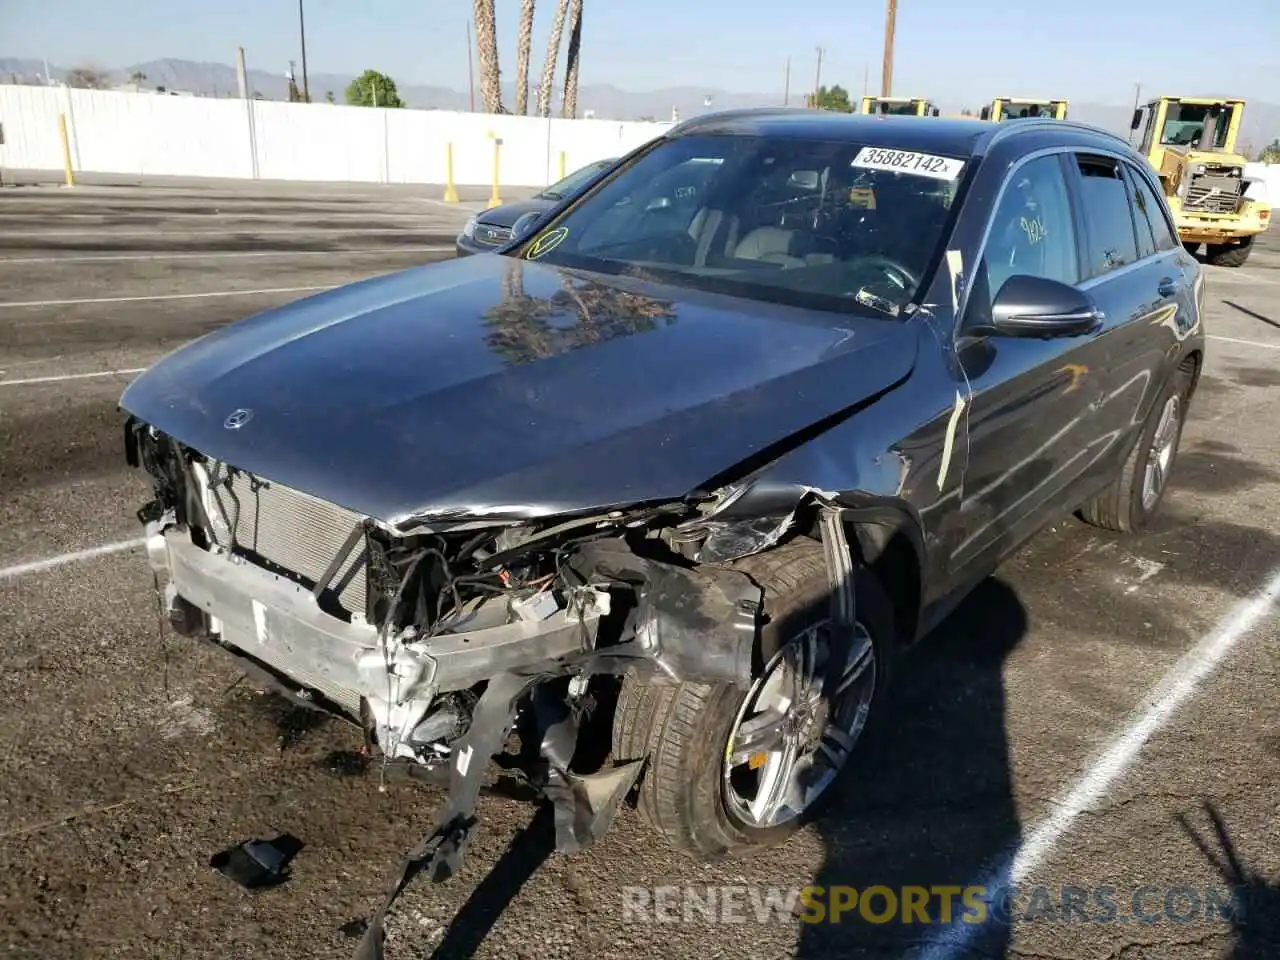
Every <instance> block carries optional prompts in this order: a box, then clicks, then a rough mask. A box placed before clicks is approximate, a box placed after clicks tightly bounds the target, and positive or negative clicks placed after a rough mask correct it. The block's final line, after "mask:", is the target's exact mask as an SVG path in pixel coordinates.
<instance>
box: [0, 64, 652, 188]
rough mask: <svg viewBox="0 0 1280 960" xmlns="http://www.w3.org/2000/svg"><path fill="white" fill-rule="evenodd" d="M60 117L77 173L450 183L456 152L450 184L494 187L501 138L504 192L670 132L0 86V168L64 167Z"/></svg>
mask: <svg viewBox="0 0 1280 960" xmlns="http://www.w3.org/2000/svg"><path fill="white" fill-rule="evenodd" d="M59 114H65V115H66V118H67V128H68V134H69V138H70V141H71V153H72V166H73V168H74V169H75V170H76V171H78V172H89V173H116V174H128V175H142V174H162V175H163V174H168V175H175V176H197V177H236V178H254V177H258V178H263V179H286V180H346V181H357V182H370V183H443V182H444V180H445V155H446V145H447V144H450V143H452V144H453V174H454V182H455V183H457V184H458V185H487V184H490V183H492V181H493V165H494V138H495V137H496V138H500V139H501V141H502V143H501V146H500V156H499V162H498V170H499V180H500V183H501V185H502V186H504V187H508V186H509V187H540V186H545V185H546V184H547V183H549V182H551V181H553V180H556V179H557V178H558V177H559V171H560V153H561V152H562V151H563V152H564V154H565V169H566V171H572V170H575V169H577V168H578V167H580V166H582V165H583V164H586V163H590V162H591V161H593V160H600V159H603V158H605V157H612V156H618V155H620V154H623V153H626V152H627V151H629V150H631V149H633V148H635V147H637V146H639V145H640V144H642V143H644V142H645V141H647V140H650V139H652V138H653V137H655V136H657V135H658V134H659V133H661V132H662V131H663V130H665V129H667V128H668V127H670V126H671V125H670V124H667V123H640V122H617V121H611V120H542V119H538V118H536V117H512V116H494V115H490V114H476V113H454V112H452V111H446V110H386V109H374V108H370V107H346V106H333V105H330V104H315V103H313V104H297V103H278V102H274V101H264V100H248V101H246V100H215V99H212V98H204V97H168V96H161V95H157V94H152V93H125V92H119V91H106V90H101V91H100V90H70V89H67V88H65V87H23V86H9V85H0V124H3V127H4V143H3V144H0V168H5V167H7V168H10V169H20V170H23V169H35V170H59V169H61V168H62V147H61V144H60V141H59V139H58V115H59Z"/></svg>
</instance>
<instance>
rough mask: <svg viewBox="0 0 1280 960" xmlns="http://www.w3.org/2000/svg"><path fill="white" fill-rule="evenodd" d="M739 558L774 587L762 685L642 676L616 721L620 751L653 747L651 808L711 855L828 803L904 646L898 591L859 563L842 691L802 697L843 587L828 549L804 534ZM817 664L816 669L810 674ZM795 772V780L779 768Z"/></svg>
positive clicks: (642, 806) (762, 844)
mask: <svg viewBox="0 0 1280 960" xmlns="http://www.w3.org/2000/svg"><path fill="white" fill-rule="evenodd" d="M737 566H738V568H739V569H741V570H743V571H744V572H746V573H748V574H749V575H750V576H752V577H753V578H754V579H755V580H756V582H757V583H759V584H760V586H761V587H762V588H763V589H764V613H765V616H766V618H767V622H766V624H765V625H764V627H763V628H762V630H761V637H760V650H759V654H760V657H759V660H760V666H759V668H758V669H757V679H756V681H755V684H754V685H753V687H752V689H751V690H750V691H749V692H747V693H746V694H743V693H742V691H740V690H738V689H736V688H734V687H733V686H731V685H729V684H709V683H695V682H686V683H679V684H670V685H667V684H659V683H654V682H652V681H649V680H647V679H646V678H640V677H635V676H629V677H627V678H626V679H625V680H624V681H623V683H622V689H621V691H620V693H619V699H618V706H617V712H616V714H615V720H614V756H615V757H616V758H618V759H622V760H625V759H633V758H636V757H642V756H645V755H646V754H647V755H648V756H649V765H648V768H647V769H646V771H645V774H644V779H643V780H642V781H641V783H640V793H639V804H638V806H639V810H640V814H641V816H642V817H643V818H644V819H645V820H646V821H647V822H648V823H649V824H650V825H651V826H653V827H654V828H656V829H657V830H658V832H660V833H661V834H663V836H664V837H665V838H666V839H667V841H668V842H669V843H670V844H671V845H672V846H673V847H674V848H675V849H677V850H680V851H681V852H683V853H686V854H689V855H691V856H694V857H697V858H699V859H719V858H722V857H726V856H743V855H746V854H749V853H752V852H755V851H757V850H762V849H767V848H769V847H773V846H776V845H777V844H779V843H781V842H783V841H784V840H786V839H787V838H788V837H790V836H791V835H792V834H793V833H795V832H796V831H797V830H799V829H800V828H801V827H802V826H804V825H805V824H806V823H809V822H811V821H812V820H813V819H814V818H816V817H817V816H819V815H820V814H821V812H822V810H823V809H824V808H825V806H826V804H827V803H828V802H830V800H831V799H832V797H833V796H834V795H835V794H836V792H837V790H836V785H837V783H838V781H839V779H840V776H841V774H843V773H844V772H845V771H847V770H848V769H849V767H850V766H851V765H852V760H853V758H854V756H855V754H856V753H857V750H858V746H859V744H860V743H861V740H862V734H863V733H864V732H865V730H866V727H867V723H868V721H874V718H875V717H876V716H877V715H878V713H879V710H880V706H881V703H882V700H883V697H884V693H885V690H886V688H887V681H888V675H889V664H890V655H891V651H892V649H893V636H894V634H893V616H892V606H891V604H890V601H889V598H888V597H887V595H886V594H885V592H884V588H883V587H882V586H881V585H880V583H879V582H878V581H877V580H876V579H875V578H874V577H873V576H872V575H871V574H870V573H869V572H868V571H866V570H864V569H862V568H858V569H857V570H856V571H855V590H856V606H857V619H858V623H859V630H858V631H857V632H856V633H855V637H854V640H853V642H852V643H851V644H850V651H849V654H850V655H849V657H848V658H847V660H846V668H845V669H844V670H842V671H841V679H840V681H839V688H840V691H841V692H838V693H837V695H836V696H834V697H832V699H831V701H830V702H827V701H826V700H825V699H822V698H821V697H814V696H802V695H800V694H799V693H798V692H796V691H799V690H801V689H809V688H807V687H804V683H803V680H802V679H798V678H803V677H804V676H809V677H810V678H811V679H812V680H813V682H815V683H817V684H818V685H819V686H820V683H821V677H823V676H825V669H826V665H825V662H824V657H825V653H826V650H827V647H826V643H825V640H824V639H821V637H822V628H823V626H824V624H826V623H827V622H828V611H829V605H830V600H829V592H830V587H829V584H828V579H827V570H826V562H825V559H824V558H823V555H822V549H821V547H820V546H819V545H818V544H817V543H814V542H813V541H812V540H807V539H799V540H796V541H793V542H791V543H788V544H784V545H783V546H781V547H778V548H777V549H775V550H772V551H770V552H768V553H765V554H759V555H756V556H753V557H748V558H746V559H745V560H743V561H741V562H740V563H739V564H738V565H737ZM805 663H809V664H811V665H812V666H813V667H816V669H814V670H811V671H809V672H808V673H806V671H805V668H804V664H805ZM855 694H856V696H855ZM833 705H834V706H833ZM819 761H822V764H823V765H821V766H820V764H819ZM805 764H810V765H808V766H805ZM828 770H830V776H827V771H828ZM793 771H794V774H795V775H794V777H793V778H792V779H787V780H782V779H779V778H780V777H791V775H792V772H793ZM819 774H821V775H819ZM753 781H754V782H753ZM779 784H782V786H781V787H779ZM770 785H771V786H770ZM815 788H816V793H815V792H814V790H815ZM753 790H754V793H753ZM762 791H763V792H764V794H765V795H764V797H763V798H761V796H760V794H761V792H762ZM796 807H799V809H795V808H796ZM753 810H754V811H755V812H756V813H758V814H760V815H759V816H753Z"/></svg>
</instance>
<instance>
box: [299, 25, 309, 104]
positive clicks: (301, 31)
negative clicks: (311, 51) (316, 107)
mask: <svg viewBox="0 0 1280 960" xmlns="http://www.w3.org/2000/svg"><path fill="white" fill-rule="evenodd" d="M298 34H299V35H300V36H301V38H302V99H303V102H305V103H310V102H311V88H310V87H308V86H307V25H306V21H304V20H303V19H302V0H298Z"/></svg>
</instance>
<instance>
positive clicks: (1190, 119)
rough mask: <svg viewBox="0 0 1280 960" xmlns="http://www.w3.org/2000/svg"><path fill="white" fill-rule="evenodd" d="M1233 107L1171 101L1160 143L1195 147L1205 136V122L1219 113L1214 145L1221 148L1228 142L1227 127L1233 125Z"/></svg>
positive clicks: (1171, 145) (1168, 145)
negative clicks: (1212, 114)
mask: <svg viewBox="0 0 1280 960" xmlns="http://www.w3.org/2000/svg"><path fill="white" fill-rule="evenodd" d="M1232 109H1233V108H1232V107H1223V106H1220V105H1218V104H1213V105H1211V106H1210V105H1204V104H1201V105H1193V104H1187V103H1171V104H1169V107H1168V109H1167V110H1166V111H1165V117H1164V129H1163V130H1161V131H1160V144H1161V145H1162V146H1166V147H1194V146H1198V145H1199V143H1200V138H1201V137H1202V136H1204V128H1205V123H1206V121H1207V120H1209V117H1210V114H1211V113H1214V114H1217V127H1216V128H1215V129H1214V132H1213V147H1214V148H1215V149H1218V150H1221V149H1222V148H1223V147H1224V146H1225V145H1226V142H1227V129H1228V128H1229V127H1230V126H1231V111H1232Z"/></svg>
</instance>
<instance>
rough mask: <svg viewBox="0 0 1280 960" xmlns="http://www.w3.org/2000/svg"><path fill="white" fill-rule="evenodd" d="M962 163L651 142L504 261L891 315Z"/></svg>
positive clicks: (812, 146) (847, 151)
mask: <svg viewBox="0 0 1280 960" xmlns="http://www.w3.org/2000/svg"><path fill="white" fill-rule="evenodd" d="M963 168H964V161H963V160H960V159H958V158H954V157H943V156H937V155H933V154H926V153H918V152H911V151H905V150H894V149H885V148H881V147H869V146H866V145H864V144H859V143H848V142H827V141H818V140H801V139H794V138H790V137H787V138H769V137H757V136H727V135H690V136H685V137H678V138H675V139H671V140H661V141H659V142H658V143H657V144H655V146H654V147H653V148H652V149H650V150H649V151H647V152H646V153H644V154H643V155H641V156H640V157H639V158H638V159H636V160H635V161H634V162H632V163H631V164H630V165H629V166H628V167H627V168H625V169H624V170H622V171H620V172H619V173H617V174H616V175H615V176H614V178H613V179H612V180H611V181H609V182H608V183H605V184H604V185H603V186H601V187H599V188H597V189H596V190H595V191H594V192H593V193H591V194H589V195H588V196H587V197H585V198H584V199H583V200H582V201H580V202H579V203H578V205H577V206H575V207H571V208H570V209H569V210H568V211H567V212H566V213H565V214H564V215H563V216H561V217H559V218H558V219H557V220H556V221H555V222H553V223H551V224H549V225H548V226H547V227H546V228H544V229H543V230H542V231H541V232H539V233H538V234H537V235H536V236H534V237H533V238H531V239H530V241H529V242H528V243H527V244H524V245H522V246H521V247H519V248H517V249H515V250H513V251H511V252H512V253H513V254H515V255H518V256H524V257H527V258H528V259H536V260H543V261H545V262H548V263H552V264H556V265H558V266H564V267H577V268H581V269H585V270H592V271H595V272H600V273H612V274H625V275H632V276H641V277H647V278H649V279H653V280H655V281H658V282H663V283H670V284H674V285H678V286H687V287H694V288H700V289H706V290H713V291H719V292H724V293H729V294H732V295H736V296H743V297H749V298H752V299H757V300H765V301H769V302H779V303H793V304H797V305H806V306H815V307H819V308H826V309H849V308H851V307H852V306H853V305H854V304H861V305H862V306H864V307H868V308H870V309H873V310H876V311H878V312H881V313H885V314H889V315H893V316H896V315H897V314H898V313H899V312H900V311H901V309H902V308H903V307H904V306H906V305H907V304H908V303H910V302H911V301H912V299H913V298H914V297H915V295H916V292H917V290H918V289H919V287H920V284H921V282H922V281H923V279H924V276H925V274H926V272H927V271H928V269H929V267H930V265H931V263H932V262H933V260H934V258H935V257H936V256H937V255H938V252H939V250H940V248H941V244H942V242H943V241H944V239H945V234H946V232H947V230H948V228H949V226H950V213H951V207H952V201H953V199H954V198H955V196H956V192H957V188H958V185H959V183H960V174H961V172H962V170H963Z"/></svg>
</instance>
